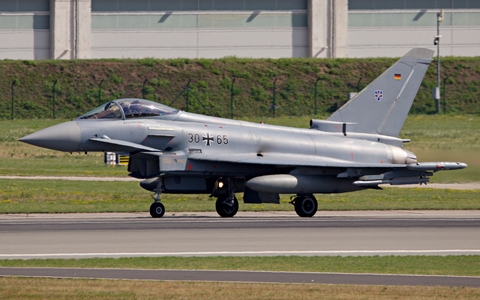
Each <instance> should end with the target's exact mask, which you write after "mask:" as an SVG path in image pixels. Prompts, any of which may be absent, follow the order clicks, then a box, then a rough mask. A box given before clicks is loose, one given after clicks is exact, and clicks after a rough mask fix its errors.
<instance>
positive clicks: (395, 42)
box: [348, 0, 480, 57]
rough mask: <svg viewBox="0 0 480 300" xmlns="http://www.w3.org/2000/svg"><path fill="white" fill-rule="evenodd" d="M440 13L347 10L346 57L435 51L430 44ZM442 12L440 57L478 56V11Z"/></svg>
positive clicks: (422, 9) (458, 10) (479, 2)
mask: <svg viewBox="0 0 480 300" xmlns="http://www.w3.org/2000/svg"><path fill="white" fill-rule="evenodd" d="M377 1H378V0H377ZM457 2H458V1H457ZM457 2H455V1H453V3H457ZM475 2H476V3H477V1H475ZM478 4H480V1H478ZM439 11H440V9H425V8H417V9H404V10H399V9H395V7H394V9H391V10H388V9H383V10H372V9H368V10H350V11H349V28H348V45H349V46H348V48H349V49H348V56H349V57H392V56H396V57H399V56H402V55H403V54H405V53H406V52H407V51H408V50H409V49H411V48H413V47H425V48H430V49H432V50H435V51H436V50H437V47H436V46H435V45H434V44H433V40H434V36H436V35H437V13H438V12H439ZM443 11H444V19H443V21H442V22H441V23H440V35H441V38H440V55H441V56H449V55H453V56H478V55H479V54H480V51H479V49H480V9H473V8H472V9H464V8H461V9H444V10H443Z"/></svg>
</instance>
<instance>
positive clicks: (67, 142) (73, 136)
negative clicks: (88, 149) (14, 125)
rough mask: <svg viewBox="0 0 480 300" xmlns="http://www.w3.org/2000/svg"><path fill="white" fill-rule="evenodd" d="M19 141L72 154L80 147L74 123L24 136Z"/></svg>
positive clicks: (78, 132) (79, 132)
mask: <svg viewBox="0 0 480 300" xmlns="http://www.w3.org/2000/svg"><path fill="white" fill-rule="evenodd" d="M19 141H20V142H24V143H27V144H31V145H34V146H38V147H43V148H47V149H52V150H58V151H66V152H73V151H78V148H79V146H80V141H81V131H80V127H79V126H78V124H77V123H76V122H66V123H62V124H58V125H55V126H52V127H48V128H45V129H42V130H40V131H37V132H34V133H32V134H29V135H27V136H24V137H22V138H20V140H19Z"/></svg>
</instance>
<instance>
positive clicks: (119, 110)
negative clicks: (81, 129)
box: [79, 98, 178, 120]
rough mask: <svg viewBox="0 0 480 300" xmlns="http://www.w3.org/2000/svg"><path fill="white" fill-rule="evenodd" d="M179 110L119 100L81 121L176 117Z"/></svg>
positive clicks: (130, 99) (135, 101)
mask: <svg viewBox="0 0 480 300" xmlns="http://www.w3.org/2000/svg"><path fill="white" fill-rule="evenodd" d="M177 113H178V109H174V108H171V107H169V106H166V105H163V104H160V103H156V102H153V101H149V100H144V99H136V98H129V99H118V100H113V101H110V102H108V103H105V104H104V105H102V106H99V107H97V108H95V109H94V110H92V111H89V112H88V113H86V114H84V115H82V116H80V117H79V119H124V120H125V119H132V118H146V117H159V116H165V115H174V114H177Z"/></svg>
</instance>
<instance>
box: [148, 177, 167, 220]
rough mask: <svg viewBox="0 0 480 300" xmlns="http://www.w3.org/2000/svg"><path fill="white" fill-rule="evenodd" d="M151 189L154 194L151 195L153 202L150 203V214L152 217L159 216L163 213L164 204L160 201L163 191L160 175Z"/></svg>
mask: <svg viewBox="0 0 480 300" xmlns="http://www.w3.org/2000/svg"><path fill="white" fill-rule="evenodd" d="M153 191H154V192H155V194H153V195H152V198H153V203H152V205H150V216H152V218H161V217H163V215H164V214H165V206H163V204H162V203H161V202H160V199H161V197H162V191H163V180H162V177H160V178H159V179H158V183H157V188H156V189H154V190H153Z"/></svg>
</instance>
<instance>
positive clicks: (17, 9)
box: [0, 0, 50, 59]
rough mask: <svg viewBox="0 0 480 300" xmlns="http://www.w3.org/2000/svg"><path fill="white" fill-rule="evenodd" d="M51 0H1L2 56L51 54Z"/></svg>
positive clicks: (17, 56)
mask: <svg viewBox="0 0 480 300" xmlns="http://www.w3.org/2000/svg"><path fill="white" fill-rule="evenodd" d="M48 1H49V0H0V59H47V58H49V57H50V45H49V43H50V31H49V18H50V12H49V3H48Z"/></svg>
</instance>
